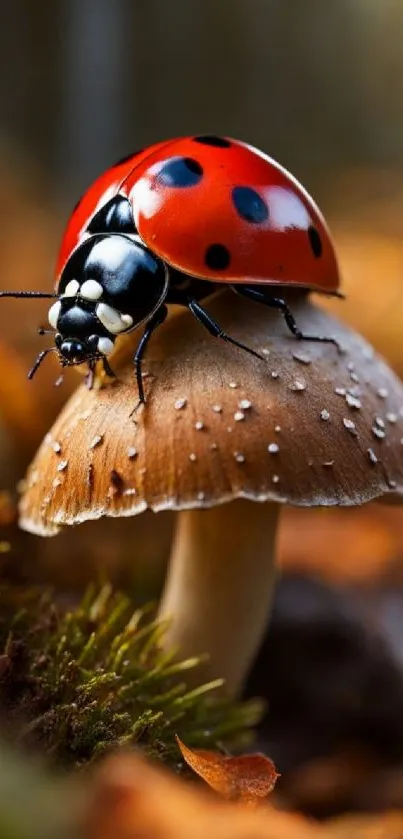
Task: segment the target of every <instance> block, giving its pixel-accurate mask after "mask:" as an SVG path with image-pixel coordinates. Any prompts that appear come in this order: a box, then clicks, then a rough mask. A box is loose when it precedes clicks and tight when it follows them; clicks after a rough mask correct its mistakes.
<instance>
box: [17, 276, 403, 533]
mask: <svg viewBox="0 0 403 839" xmlns="http://www.w3.org/2000/svg"><path fill="white" fill-rule="evenodd" d="M287 299H288V301H289V304H290V306H291V308H292V311H293V313H294V315H295V317H296V320H297V323H298V325H299V326H300V328H302V329H303V330H304V331H305V332H309V333H311V334H318V335H326V336H329V335H333V336H335V337H336V338H337V339H338V341H339V342H340V344H341V345H342V347H343V352H342V353H338V352H337V349H336V348H335V346H334V345H332V344H317V343H312V342H311V343H310V342H308V341H307V342H305V341H303V342H298V341H297V340H296V339H295V338H294V337H293V336H292V335H290V334H289V332H288V330H287V328H286V327H285V324H284V321H283V319H282V317H281V316H280V315H279V313H278V312H276V311H272V310H270V309H266V308H264V307H263V306H260V305H256V304H254V303H249V302H247V301H245V300H243V299H241V298H238V297H237V296H236V295H235V294H234V293H233V292H231V291H225V292H223V293H219V294H217V295H215V296H214V298H211V299H210V300H209V301H208V303H207V304H206V306H207V308H208V310H209V312H211V314H212V315H213V316H214V317H215V318H216V319H217V320H218V321H219V323H220V324H221V326H222V327H223V328H224V329H226V330H227V332H228V333H229V334H230V335H232V336H234V337H235V338H236V339H238V340H240V341H242V342H243V343H245V344H247V345H248V346H250V347H252V348H253V349H255V350H257V351H258V352H259V353H261V354H262V355H263V356H264V360H262V361H261V360H259V359H256V358H253V357H251V356H249V355H248V354H247V353H244V352H242V351H241V350H238V349H236V348H235V347H233V346H231V345H229V344H225V343H224V342H222V341H219V340H216V339H214V338H212V337H211V336H210V335H209V334H208V333H207V332H206V331H205V330H204V329H203V328H202V327H201V326H199V325H198V324H197V323H196V322H195V320H194V318H193V317H192V316H191V315H190V314H189V313H187V312H183V313H180V314H178V315H175V316H174V317H172V318H171V319H170V321H169V322H168V323H167V324H166V325H165V326H164V327H162V328H161V329H160V330H159V331H158V332H157V333H156V334H155V336H154V337H153V339H152V341H151V344H150V347H149V350H148V354H147V358H146V362H145V365H144V367H145V370H146V371H147V374H148V375H147V376H146V378H145V387H146V394H147V404H146V406H141V407H140V408H139V410H138V411H137V412H136V413H134V414H133V413H132V412H133V408H134V407H135V406H136V402H137V390H136V386H135V382H134V375H133V365H132V362H131V361H128V360H127V359H126V361H125V362H124V363H123V364H122V366H121V368H120V369H119V368H118V372H119V381H117V382H112V383H108V384H107V386H105V387H103V388H102V389H100V390H99V389H95V390H93V391H88V390H87V389H86V388H85V386H84V385H81V386H80V387H79V388H78V390H77V392H76V393H75V394H74V396H73V397H72V398H71V399H70V401H69V402H68V403H67V405H66V407H65V408H64V410H63V411H62V413H61V414H60V416H59V418H58V419H57V420H56V422H55V424H54V426H53V429H52V430H51V432H50V434H49V435H47V437H46V438H45V440H44V442H43V443H42V445H41V447H40V449H39V451H38V453H37V456H36V458H35V460H34V461H33V463H32V465H31V467H30V469H29V471H28V474H27V479H26V488H25V491H24V493H23V496H22V499H21V505H20V510H21V525H22V527H24V528H25V529H27V530H30V531H32V532H34V533H39V534H42V535H52V534H53V533H56V532H57V530H58V528H59V527H60V526H61V525H66V524H77V523H80V522H83V521H85V520H87V519H95V518H99V517H101V516H129V515H134V514H136V513H141V512H142V511H143V510H145V509H146V508H150V509H152V510H154V511H158V510H168V509H174V510H181V509H189V508H200V507H211V506H213V505H216V504H221V503H223V502H226V501H230V500H232V499H235V498H247V499H251V500H255V501H274V502H279V503H288V504H293V505H303V506H311V505H312V506H313V505H315V506H321V505H325V506H329V505H354V504H362V503H364V502H366V501H370V500H371V499H375V498H380V497H382V496H386V495H390V496H391V498H393V500H397V497H398V496H399V495H403V385H402V383H401V382H400V381H399V380H398V379H397V377H396V376H395V375H394V374H393V373H392V371H391V370H390V369H389V368H388V366H387V365H386V364H385V362H384V361H383V360H382V359H380V358H379V357H378V356H376V355H375V353H374V352H373V350H372V348H371V347H370V346H369V345H368V344H367V343H366V342H365V341H364V340H363V339H362V338H361V337H360V336H358V335H357V334H355V333H354V332H352V331H351V330H350V329H349V328H347V327H345V326H343V325H341V324H340V323H339V322H337V321H336V320H335V319H334V318H332V317H330V316H329V315H327V314H325V313H324V312H323V311H321V310H320V309H317V308H316V307H315V306H314V305H313V303H312V302H311V300H310V299H309V298H308V297H306V296H305V295H301V294H297V293H295V292H294V293H292V294H287ZM340 308H341V311H342V304H340Z"/></svg>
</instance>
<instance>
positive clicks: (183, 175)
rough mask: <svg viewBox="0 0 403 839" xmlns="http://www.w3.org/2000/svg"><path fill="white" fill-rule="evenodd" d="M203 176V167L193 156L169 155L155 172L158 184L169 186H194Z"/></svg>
mask: <svg viewBox="0 0 403 839" xmlns="http://www.w3.org/2000/svg"><path fill="white" fill-rule="evenodd" d="M202 177H203V168H202V167H201V166H200V163H198V161H197V160H194V159H193V157H171V158H170V160H166V161H165V162H164V163H163V164H162V166H161V169H160V170H159V172H158V174H157V181H158V183H159V184H163V185H164V186H169V187H179V188H183V187H188V186H196V184H198V183H199V181H201V179H202Z"/></svg>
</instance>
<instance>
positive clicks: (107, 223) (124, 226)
mask: <svg viewBox="0 0 403 839" xmlns="http://www.w3.org/2000/svg"><path fill="white" fill-rule="evenodd" d="M87 231H88V233H131V234H133V233H137V228H136V225H135V223H134V219H133V213H132V208H131V206H130V202H129V201H128V199H127V198H124V197H123V195H116V196H115V197H114V198H111V199H110V201H108V202H107V203H106V204H104V206H103V207H101V209H100V210H98V212H97V213H95V216H93V218H92V219H91V221H90V223H89V225H88V227H87Z"/></svg>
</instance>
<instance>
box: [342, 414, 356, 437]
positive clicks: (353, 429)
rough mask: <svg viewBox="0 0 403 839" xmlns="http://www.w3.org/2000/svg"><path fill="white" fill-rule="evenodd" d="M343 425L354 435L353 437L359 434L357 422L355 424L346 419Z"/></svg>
mask: <svg viewBox="0 0 403 839" xmlns="http://www.w3.org/2000/svg"><path fill="white" fill-rule="evenodd" d="M343 425H344V428H347V431H349V432H350V434H353V435H356V434H357V429H356V427H355V422H353V421H352V420H351V419H347V418H346V417H344V418H343Z"/></svg>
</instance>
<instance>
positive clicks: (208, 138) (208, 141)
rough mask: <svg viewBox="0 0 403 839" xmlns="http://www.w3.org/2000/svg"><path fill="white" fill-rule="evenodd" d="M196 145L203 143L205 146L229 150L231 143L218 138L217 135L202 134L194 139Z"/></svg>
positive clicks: (223, 138)
mask: <svg viewBox="0 0 403 839" xmlns="http://www.w3.org/2000/svg"><path fill="white" fill-rule="evenodd" d="M193 139H194V141H195V142H196V143H203V144H204V145H205V146H218V148H221V149H229V147H230V145H231V143H230V141H229V140H227V139H226V138H225V137H216V136H215V134H202V135H201V136H200V137H194V138H193Z"/></svg>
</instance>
